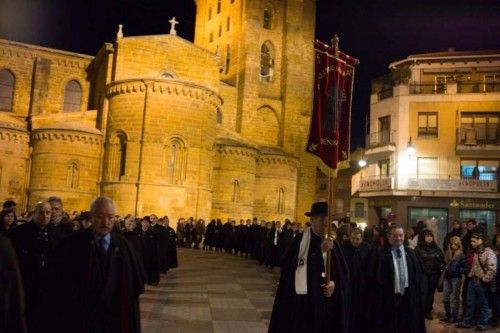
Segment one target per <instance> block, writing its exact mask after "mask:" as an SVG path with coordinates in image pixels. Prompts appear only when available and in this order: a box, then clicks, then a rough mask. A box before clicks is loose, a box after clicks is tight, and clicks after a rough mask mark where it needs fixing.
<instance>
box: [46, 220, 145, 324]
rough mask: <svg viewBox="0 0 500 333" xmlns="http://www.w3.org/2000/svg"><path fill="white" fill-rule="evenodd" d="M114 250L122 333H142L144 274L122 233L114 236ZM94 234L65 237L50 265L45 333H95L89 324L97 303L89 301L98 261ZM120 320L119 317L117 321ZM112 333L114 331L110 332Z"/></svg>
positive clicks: (112, 247) (77, 234) (85, 232)
mask: <svg viewBox="0 0 500 333" xmlns="http://www.w3.org/2000/svg"><path fill="white" fill-rule="evenodd" d="M111 237H112V239H111V242H112V243H111V246H110V249H109V250H108V251H111V253H112V255H114V256H115V258H116V260H117V261H118V263H119V267H120V269H119V272H120V274H119V282H120V285H119V288H120V297H119V299H118V300H116V301H117V304H119V306H120V318H119V320H120V325H121V329H120V330H119V332H112V333H125V332H128V333H140V332H141V327H140V312H139V295H140V294H142V293H143V292H144V280H145V276H144V271H143V268H142V265H141V263H140V262H139V260H138V258H137V256H136V253H135V251H134V250H133V249H132V247H131V245H130V244H129V242H128V241H127V240H126V239H125V238H124V237H123V236H122V235H120V234H118V233H112V236H111ZM93 242H94V235H93V234H92V232H91V231H89V230H85V231H83V232H79V233H75V234H73V235H71V236H69V237H67V238H65V239H64V240H63V241H62V242H61V243H60V244H59V245H58V246H57V247H56V249H55V252H54V255H53V257H52V260H51V261H50V263H49V272H48V273H49V280H48V282H49V283H48V285H47V290H48V292H47V294H46V295H48V297H47V298H46V299H45V301H44V305H45V309H46V310H47V311H46V313H45V314H44V316H43V317H44V320H43V321H41V323H40V326H41V327H42V330H41V331H43V332H51V333H68V332H78V333H93V332H89V331H88V329H86V327H87V323H88V322H89V320H90V318H89V315H90V311H89V309H92V307H93V306H95V305H93V304H89V302H88V297H87V296H88V294H89V293H90V291H91V290H92V286H91V285H90V284H89V281H90V280H89V278H90V276H91V275H92V272H91V271H90V270H91V267H94V265H93V260H95V257H94V254H93V253H95V252H94V251H93V248H94V244H93ZM117 319H118V318H117ZM110 333H111V332H110Z"/></svg>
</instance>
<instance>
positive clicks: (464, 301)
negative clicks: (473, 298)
mask: <svg viewBox="0 0 500 333" xmlns="http://www.w3.org/2000/svg"><path fill="white" fill-rule="evenodd" d="M469 281H470V278H469V277H468V276H466V277H465V279H464V285H463V286H462V317H463V316H465V311H467V289H468V287H469Z"/></svg>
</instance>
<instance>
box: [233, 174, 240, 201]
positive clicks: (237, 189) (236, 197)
mask: <svg viewBox="0 0 500 333" xmlns="http://www.w3.org/2000/svg"><path fill="white" fill-rule="evenodd" d="M238 201H240V182H239V181H238V180H236V179H235V180H233V202H238Z"/></svg>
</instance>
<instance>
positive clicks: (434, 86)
mask: <svg viewBox="0 0 500 333" xmlns="http://www.w3.org/2000/svg"><path fill="white" fill-rule="evenodd" d="M409 86H410V94H412V95H415V94H446V92H447V88H448V86H447V84H446V83H435V82H412V83H410V85H409Z"/></svg>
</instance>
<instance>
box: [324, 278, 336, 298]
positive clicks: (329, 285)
mask: <svg viewBox="0 0 500 333" xmlns="http://www.w3.org/2000/svg"><path fill="white" fill-rule="evenodd" d="M334 290H335V283H334V282H333V281H329V282H328V283H327V284H326V285H323V291H324V293H325V296H326V297H330V296H332V294H333V291H334Z"/></svg>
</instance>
